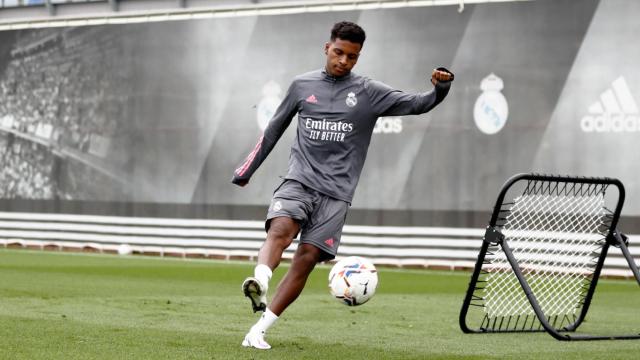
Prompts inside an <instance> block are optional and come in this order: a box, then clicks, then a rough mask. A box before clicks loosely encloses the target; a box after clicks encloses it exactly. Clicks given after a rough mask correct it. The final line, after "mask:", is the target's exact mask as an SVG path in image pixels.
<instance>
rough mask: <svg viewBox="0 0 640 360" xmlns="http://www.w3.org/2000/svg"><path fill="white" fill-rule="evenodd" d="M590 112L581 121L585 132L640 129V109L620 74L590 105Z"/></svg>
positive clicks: (581, 126) (634, 130) (633, 130)
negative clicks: (598, 98)
mask: <svg viewBox="0 0 640 360" xmlns="http://www.w3.org/2000/svg"><path fill="white" fill-rule="evenodd" d="M588 111H589V114H588V115H586V116H584V117H583V118H582V120H581V121H580V128H582V131H584V132H636V131H640V111H638V104H637V103H636V101H635V100H634V99H633V96H632V95H631V91H629V86H628V85H627V82H626V81H625V79H624V77H622V76H620V77H619V78H617V79H616V80H614V81H613V82H612V83H611V87H610V88H609V89H607V90H606V91H605V92H603V93H602V95H600V100H598V101H596V102H595V103H593V104H592V105H591V106H589V109H588Z"/></svg>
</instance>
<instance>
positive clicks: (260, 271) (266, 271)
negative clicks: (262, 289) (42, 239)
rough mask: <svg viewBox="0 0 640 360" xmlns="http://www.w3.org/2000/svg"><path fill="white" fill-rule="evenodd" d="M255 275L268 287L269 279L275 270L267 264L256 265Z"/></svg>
mask: <svg viewBox="0 0 640 360" xmlns="http://www.w3.org/2000/svg"><path fill="white" fill-rule="evenodd" d="M253 275H254V276H255V278H256V279H258V281H260V283H261V284H262V285H264V286H266V287H267V288H269V280H271V276H272V275H273V272H272V271H271V269H270V268H269V267H268V266H267V265H265V264H258V265H256V268H255V270H253Z"/></svg>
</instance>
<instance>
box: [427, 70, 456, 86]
mask: <svg viewBox="0 0 640 360" xmlns="http://www.w3.org/2000/svg"><path fill="white" fill-rule="evenodd" d="M453 77H454V76H453V73H452V72H451V71H449V70H447V69H445V68H443V67H439V68H437V69H433V72H432V73H431V83H432V84H433V85H436V84H437V83H439V82H448V81H453Z"/></svg>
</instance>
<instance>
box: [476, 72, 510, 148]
mask: <svg viewBox="0 0 640 360" xmlns="http://www.w3.org/2000/svg"><path fill="white" fill-rule="evenodd" d="M503 87H504V83H503V82H502V79H500V78H499V77H497V76H496V75H495V74H493V73H491V74H490V75H489V76H487V77H486V78H484V79H482V82H481V83H480V89H482V91H483V92H482V94H480V96H479V97H478V99H477V100H476V104H475V106H474V108H473V119H474V121H475V123H476V126H477V127H478V129H480V131H482V132H483V133H485V134H489V135H491V134H495V133H497V132H499V131H500V130H502V128H503V127H504V125H505V124H506V123H507V118H508V117H509V104H507V99H505V97H504V95H502V93H501V92H500V90H502V88H503Z"/></svg>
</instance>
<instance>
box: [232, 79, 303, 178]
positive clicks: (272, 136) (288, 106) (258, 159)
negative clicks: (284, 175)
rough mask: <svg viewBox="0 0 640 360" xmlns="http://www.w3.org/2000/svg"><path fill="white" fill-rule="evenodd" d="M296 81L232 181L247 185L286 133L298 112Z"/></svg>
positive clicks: (235, 172) (234, 174)
mask: <svg viewBox="0 0 640 360" xmlns="http://www.w3.org/2000/svg"><path fill="white" fill-rule="evenodd" d="M295 84H296V82H295V81H294V82H292V83H291V86H289V90H287V94H286V95H285V97H284V100H282V103H280V105H279V106H278V109H277V110H276V112H275V114H274V115H273V117H272V118H271V120H270V121H269V124H268V125H267V128H266V129H265V130H264V133H263V134H262V136H261V137H260V139H259V140H258V143H257V144H256V146H255V147H254V148H253V150H252V151H251V152H250V153H249V155H248V156H247V158H246V159H245V160H244V162H243V163H242V164H241V165H240V166H239V167H238V168H237V169H236V170H235V171H234V172H233V178H232V179H231V182H232V183H234V184H236V185H238V186H245V185H247V184H248V183H249V179H250V178H251V176H252V175H253V173H254V172H255V171H256V170H257V169H258V167H260V164H262V162H263V161H264V160H265V159H266V158H267V155H269V153H270V152H271V150H273V147H274V146H275V145H276V143H277V142H278V140H280V137H282V134H284V132H285V130H287V127H289V124H291V120H292V119H293V117H294V116H295V114H296V113H297V112H298V110H299V109H298V107H299V101H298V96H297V95H296V91H295V87H296V86H295Z"/></svg>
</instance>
